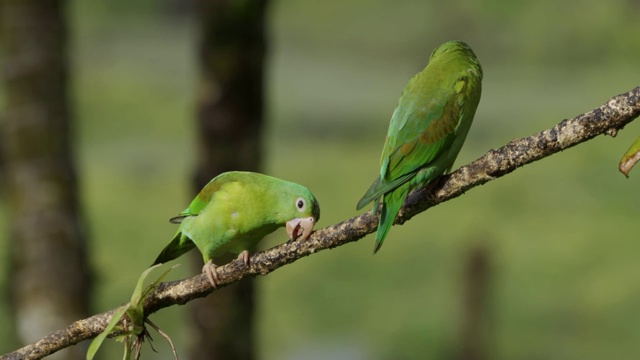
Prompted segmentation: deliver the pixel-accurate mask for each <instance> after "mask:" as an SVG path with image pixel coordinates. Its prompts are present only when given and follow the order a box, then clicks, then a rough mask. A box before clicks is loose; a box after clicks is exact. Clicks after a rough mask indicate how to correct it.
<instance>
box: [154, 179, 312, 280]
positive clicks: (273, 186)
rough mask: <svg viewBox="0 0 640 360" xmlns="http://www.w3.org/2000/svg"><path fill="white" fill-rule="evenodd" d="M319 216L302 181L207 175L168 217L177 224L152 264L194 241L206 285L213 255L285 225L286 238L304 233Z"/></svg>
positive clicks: (239, 251) (243, 249) (244, 250)
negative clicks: (200, 186)
mask: <svg viewBox="0 0 640 360" xmlns="http://www.w3.org/2000/svg"><path fill="white" fill-rule="evenodd" d="M319 219H320V206H319V205H318V201H317V200H316V198H315V197H314V196H313V194H312V193H311V192H310V191H309V190H308V189H307V188H306V187H304V186H302V185H299V184H296V183H292V182H289V181H284V180H281V179H277V178H274V177H271V176H267V175H263V174H258V173H252V172H240V171H233V172H226V173H223V174H220V175H218V176H216V177H215V178H214V179H213V180H211V181H210V182H209V183H208V184H207V185H206V186H205V187H204V188H203V189H202V190H201V191H200V193H199V194H198V196H196V198H195V199H193V201H192V202H191V204H190V205H189V207H188V208H187V209H186V210H184V211H183V212H181V213H180V214H179V215H178V216H176V217H174V218H172V219H171V220H170V221H171V222H172V223H177V224H180V228H178V232H177V233H176V235H175V236H174V237H173V240H172V241H171V242H170V243H169V245H167V246H166V247H165V248H164V250H162V252H161V253H160V255H158V258H157V259H156V260H155V261H154V263H153V265H155V264H161V263H165V262H167V261H169V260H173V259H175V258H177V257H178V256H180V255H182V254H184V253H186V252H187V251H189V250H191V249H193V248H194V247H197V248H198V250H200V252H201V253H202V256H203V258H204V262H205V265H204V266H203V268H202V272H204V273H205V274H206V275H207V277H208V278H209V281H210V282H211V285H213V287H215V286H216V281H218V275H217V273H216V265H215V264H214V263H213V260H214V259H220V258H222V257H224V256H225V255H233V256H237V255H240V256H239V258H242V259H243V260H244V262H245V265H248V261H249V250H252V249H253V248H254V247H255V246H256V244H257V243H258V242H259V241H260V240H261V239H262V238H263V237H265V236H266V235H267V234H269V233H272V232H273V231H275V230H276V229H278V228H279V227H282V226H286V230H287V234H288V235H289V238H290V239H293V240H296V239H297V238H299V237H300V238H302V239H307V238H308V237H309V235H311V231H312V230H313V226H314V225H315V223H316V222H317V221H318V220H319Z"/></svg>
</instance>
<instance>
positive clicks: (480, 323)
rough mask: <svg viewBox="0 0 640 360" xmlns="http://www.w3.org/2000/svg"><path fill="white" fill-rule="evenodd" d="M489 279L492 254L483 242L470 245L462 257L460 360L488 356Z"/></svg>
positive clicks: (474, 359)
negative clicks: (462, 288)
mask: <svg viewBox="0 0 640 360" xmlns="http://www.w3.org/2000/svg"><path fill="white" fill-rule="evenodd" d="M490 283H491V254H490V251H489V248H488V247H486V246H477V247H473V248H471V249H470V251H469V253H468V255H467V257H466V258H465V269H464V279H463V284H464V294H463V297H462V301H463V303H462V316H461V319H462V329H461V330H462V333H461V340H460V347H459V357H458V359H460V360H483V359H487V358H488V357H487V350H488V347H489V344H488V340H489V339H488V331H489V324H488V323H489V321H488V320H489V319H488V315H489V314H488V311H487V307H488V300H489V292H490Z"/></svg>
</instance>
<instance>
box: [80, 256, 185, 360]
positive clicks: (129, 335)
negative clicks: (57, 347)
mask: <svg viewBox="0 0 640 360" xmlns="http://www.w3.org/2000/svg"><path fill="white" fill-rule="evenodd" d="M160 266H162V265H161V264H159V265H155V266H152V267H150V268H148V269H147V270H145V271H144V272H143V273H142V275H140V277H139V278H138V283H137V284H136V288H135V289H134V290H133V294H132V295H131V301H130V302H129V306H122V307H120V308H118V309H117V310H116V311H115V312H114V313H113V315H112V316H111V320H110V321H109V324H108V325H107V326H106V327H105V328H104V331H103V332H102V333H100V335H98V336H96V338H95V339H93V341H92V342H91V345H90V346H89V349H88V350H87V360H93V358H94V356H95V355H96V353H97V352H98V350H99V349H100V347H101V346H102V343H103V342H104V340H105V339H106V338H107V336H109V334H111V333H112V332H115V333H116V340H117V341H120V342H123V343H124V355H123V359H124V360H128V359H130V358H131V355H132V353H131V351H132V350H133V349H135V350H136V352H135V358H136V360H137V359H138V358H139V356H140V346H141V345H142V344H141V343H142V341H143V340H144V338H145V337H146V338H147V339H149V341H151V337H149V334H148V332H147V329H146V327H145V322H148V319H147V318H146V316H145V315H144V308H143V306H144V301H145V299H146V298H147V296H149V294H151V293H152V292H153V291H154V290H155V289H156V288H157V287H158V284H160V282H161V281H162V280H163V279H164V278H165V277H166V276H167V275H168V274H169V272H171V270H173V269H174V268H175V267H176V266H178V265H174V266H173V267H171V268H169V269H167V270H165V272H163V273H162V275H160V276H159V277H158V278H157V279H156V280H155V281H153V282H152V283H151V284H149V285H147V286H146V287H145V288H144V289H143V287H142V286H143V285H144V280H145V279H146V278H147V276H148V275H149V273H151V271H152V270H154V269H155V268H157V267H160ZM125 315H126V317H125ZM120 322H122V325H118V323H120ZM153 327H154V328H156V327H155V325H153ZM156 330H158V329H157V328H156ZM161 334H162V335H163V336H165V337H166V338H167V340H168V341H169V342H170V343H171V339H169V338H168V337H167V336H166V335H164V334H163V333H161ZM171 347H172V349H173V344H172V346H171ZM174 354H175V350H174ZM176 359H177V355H176Z"/></svg>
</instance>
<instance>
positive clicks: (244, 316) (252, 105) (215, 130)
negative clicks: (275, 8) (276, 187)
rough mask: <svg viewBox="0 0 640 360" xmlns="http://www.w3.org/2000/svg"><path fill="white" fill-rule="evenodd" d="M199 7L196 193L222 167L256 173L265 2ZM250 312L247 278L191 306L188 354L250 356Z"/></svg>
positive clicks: (203, 0) (198, 264)
mask: <svg viewBox="0 0 640 360" xmlns="http://www.w3.org/2000/svg"><path fill="white" fill-rule="evenodd" d="M198 5H199V11H198V13H199V14H200V27H201V30H200V36H201V39H200V45H199V49H200V71H201V78H200V87H199V89H198V90H199V91H198V99H197V100H198V127H197V128H198V136H199V139H198V146H199V149H198V150H199V153H198V168H197V171H196V173H195V176H194V194H196V193H197V192H198V191H200V189H202V188H203V187H204V186H205V185H206V184H207V182H209V180H211V179H212V178H213V177H215V176H217V175H218V174H220V173H223V172H225V171H230V170H247V171H260V164H261V162H262V161H261V160H262V139H261V133H262V124H263V107H264V105H263V104H264V100H263V98H264V96H263V78H264V56H265V36H264V33H265V15H266V14H265V11H266V0H259V1H258V0H251V1H224V0H200V1H199V2H198ZM193 258H194V261H193V263H194V264H195V268H196V269H197V271H199V270H200V269H201V268H202V256H201V255H200V253H198V252H194V253H193ZM222 262H225V261H222ZM253 309H254V286H253V279H246V280H243V281H240V282H238V283H235V284H233V285H232V286H229V287H227V288H225V289H222V290H221V291H220V292H219V293H217V294H216V296H210V297H207V298H205V299H203V300H200V301H198V302H196V303H195V304H193V306H192V307H191V316H192V321H191V322H190V324H192V325H191V326H193V327H195V329H193V331H191V332H192V333H193V334H194V335H195V337H194V338H193V340H192V343H191V344H190V348H189V355H190V358H191V359H194V360H197V359H212V358H214V359H233V360H251V359H253V358H254V346H253V343H254V342H253V338H254V330H253Z"/></svg>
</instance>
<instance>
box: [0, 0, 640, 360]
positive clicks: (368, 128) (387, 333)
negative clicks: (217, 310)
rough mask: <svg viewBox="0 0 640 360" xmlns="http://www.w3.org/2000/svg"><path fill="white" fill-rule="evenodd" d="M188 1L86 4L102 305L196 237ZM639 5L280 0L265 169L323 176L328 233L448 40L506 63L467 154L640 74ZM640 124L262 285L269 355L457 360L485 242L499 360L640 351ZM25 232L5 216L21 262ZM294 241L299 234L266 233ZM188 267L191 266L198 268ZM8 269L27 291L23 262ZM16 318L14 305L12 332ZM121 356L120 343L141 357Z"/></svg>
mask: <svg viewBox="0 0 640 360" xmlns="http://www.w3.org/2000/svg"><path fill="white" fill-rule="evenodd" d="M179 3H180V1H160V2H156V1H138V2H135V3H131V2H129V1H125V0H117V1H116V0H100V1H98V0H94V1H91V2H89V1H79V0H74V1H70V7H69V16H70V21H71V23H72V29H71V30H72V38H73V41H72V68H73V71H74V74H73V94H74V97H75V98H74V101H75V105H76V111H75V114H76V131H75V133H76V138H77V148H76V149H77V160H78V167H79V175H80V180H81V186H82V190H81V191H82V203H83V206H84V210H85V215H86V218H87V220H88V224H89V233H90V235H91V244H90V249H91V261H92V264H93V267H94V269H95V277H96V291H97V292H96V294H95V297H94V306H93V309H94V311H95V312H101V311H104V310H107V309H110V308H113V307H114V306H116V305H119V304H121V303H123V302H125V301H127V300H128V298H129V296H130V294H131V291H132V289H133V287H134V285H135V281H136V279H137V277H138V275H139V274H140V273H141V272H142V271H143V270H144V269H145V268H146V266H147V265H148V264H149V263H150V262H151V261H152V260H153V259H154V258H155V256H156V255H157V253H158V252H159V251H160V250H161V249H162V247H163V246H164V245H165V244H166V243H167V242H168V241H169V239H170V237H171V236H172V235H173V233H174V231H175V226H174V225H172V224H170V223H169V222H168V221H167V219H169V218H170V217H171V216H173V215H175V214H176V213H177V212H179V211H181V210H182V209H183V208H184V207H185V206H186V205H187V204H188V201H189V200H190V196H189V193H190V191H189V184H190V183H189V180H190V176H191V173H192V170H193V167H194V160H193V159H194V156H193V153H194V145H193V144H194V141H193V140H192V139H193V137H194V131H195V130H194V129H195V122H194V116H195V107H194V104H195V102H194V94H195V87H196V79H197V70H196V68H197V66H196V65H197V64H196V57H195V55H196V54H195V52H196V45H197V35H198V32H197V28H196V23H195V21H194V19H193V18H192V16H190V15H188V14H185V13H183V12H181V11H180V7H179V6H176V4H179ZM638 14H640V1H637V0H611V1H607V2H603V1H599V0H585V1H581V2H575V1H568V0H564V1H555V2H546V1H535V2H534V1H528V2H514V1H507V0H485V1H477V2H462V1H448V2H440V1H419V0H413V1H410V0H405V1H393V2H392V1H381V0H367V1H365V0H352V1H348V2H347V1H336V0H327V1H322V2H319V1H317V2H311V1H293V0H279V1H273V2H272V3H271V7H270V13H269V19H268V23H269V24H270V29H269V34H268V38H269V41H270V44H269V60H268V64H267V67H268V70H267V88H266V93H267V98H268V106H267V109H268V118H267V128H266V133H265V145H266V146H265V152H266V156H265V158H266V164H265V172H267V173H269V174H271V175H274V176H278V177H282V178H285V179H288V180H292V181H296V182H300V183H302V184H305V185H306V186H308V187H309V188H310V189H311V190H312V191H313V192H314V193H315V195H316V197H317V198H318V199H319V201H320V203H321V206H322V219H321V221H320V223H319V226H320V227H325V226H329V225H332V224H334V223H337V222H339V221H341V220H344V219H347V218H349V217H352V216H355V215H357V212H356V211H354V208H355V204H356V202H357V200H358V199H359V198H360V196H361V195H362V194H363V193H364V191H365V190H366V189H367V188H368V186H369V185H370V182H371V181H372V180H373V179H374V178H375V176H376V173H377V171H378V161H379V154H380V151H381V147H382V143H383V140H384V136H385V134H386V128H387V125H388V121H389V118H390V116H391V113H392V111H393V108H394V107H395V104H396V101H397V99H398V97H399V95H400V92H401V91H402V89H403V87H404V85H405V84H406V82H407V81H408V80H409V78H410V77H411V76H412V75H413V74H415V73H416V72H418V71H420V70H421V69H422V68H423V67H424V66H425V65H426V63H427V60H428V56H429V55H430V53H431V51H432V50H433V48H434V47H435V46H437V45H438V44H440V43H441V42H443V41H446V40H450V39H461V40H465V41H466V42H468V43H469V44H470V45H471V47H472V48H473V49H474V50H475V52H476V54H477V56H478V58H479V59H480V61H481V63H482V65H483V68H484V74H485V78H484V84H483V88H484V89H483V96H482V100H481V102H480V106H479V108H478V111H477V114H476V118H475V121H474V125H473V127H472V129H471V132H470V134H469V136H468V139H467V143H466V145H465V147H464V148H463V150H462V151H461V154H460V157H459V158H458V161H457V163H456V164H457V165H456V166H459V165H462V164H465V163H467V162H469V161H472V160H474V159H476V158H477V157H479V156H481V155H482V154H484V153H485V152H486V151H487V150H489V149H491V148H496V147H499V146H502V145H503V144H504V143H506V142H507V141H509V140H510V139H512V138H515V137H524V136H528V135H530V134H532V133H534V132H537V131H540V130H543V129H546V128H549V127H551V126H553V125H555V124H556V123H558V122H559V121H560V120H562V119H564V118H571V117H573V116H575V115H577V114H579V113H582V112H585V111H588V110H591V109H592V108H594V107H597V106H600V105H601V104H602V103H604V102H605V101H606V100H608V99H609V98H610V97H611V96H613V95H616V94H619V93H622V92H626V91H628V90H630V89H631V88H633V87H634V86H637V85H639V80H640V67H639V66H638V58H640V25H638V21H637V15H638ZM0 91H2V90H1V89H0ZM1 98H2V97H1V96H0V99H1ZM1 108H2V103H1V102H0V110H1ZM638 133H640V127H639V126H638V124H632V125H630V126H629V127H628V128H627V129H625V131H623V132H621V133H620V134H619V135H618V137H617V138H615V139H612V138H610V137H599V138H597V139H595V140H593V141H590V142H588V143H586V144H583V145H580V146H578V147H576V148H573V149H570V150H568V151H566V152H563V153H560V154H557V155H554V156H552V157H550V158H547V159H544V160H543V161H540V162H538V163H535V164H532V165H529V166H526V167H524V168H522V169H519V170H517V171H516V172H514V173H512V174H509V175H508V176H505V177H504V178H501V179H498V180H497V181H493V182H490V183H489V184H487V185H485V186H482V187H479V188H475V189H473V190H471V191H470V192H469V193H467V194H466V195H465V196H462V197H460V198H457V199H455V200H453V201H451V202H447V203H444V204H442V205H441V206H437V207H435V208H433V209H430V210H429V211H427V212H426V213H424V214H421V215H419V216H417V217H416V218H414V219H413V220H412V221H410V222H408V223H407V224H405V225H404V226H401V227H396V228H394V229H393V230H392V231H391V233H390V236H389V237H388V240H387V241H386V242H385V246H384V249H382V251H381V252H380V253H379V254H378V255H376V256H372V255H371V252H372V247H373V237H372V236H370V237H367V238H365V239H363V240H361V241H359V242H357V243H353V244H350V245H347V246H343V247H340V248H338V249H335V250H333V251H325V252H322V253H319V254H315V255H314V256H310V257H308V258H304V259H302V260H300V261H299V262H296V263H295V264H292V265H290V266H286V267H284V268H282V269H280V270H278V271H276V272H275V273H273V274H270V275H269V276H267V277H260V278H259V279H258V282H257V286H258V291H259V296H260V300H259V304H258V311H257V314H258V319H257V320H258V334H257V336H258V347H259V349H258V353H259V354H261V357H262V358H263V359H301V358H304V359H325V358H334V359H424V358H451V357H453V356H454V355H455V354H456V347H457V346H458V343H459V338H460V331H461V329H460V328H461V321H462V315H461V306H462V294H463V283H462V279H463V268H464V261H465V258H466V255H467V253H468V252H469V249H470V248H473V247H477V246H480V247H483V248H485V249H487V251H488V254H489V256H490V262H491V273H490V276H491V277H490V294H489V306H488V313H487V316H486V318H485V320H486V339H487V343H488V347H489V348H488V354H489V357H490V358H494V359H601V358H604V357H607V358H620V359H624V358H632V357H635V356H637V354H638V353H639V352H640V306H639V305H640V276H639V275H638V274H640V261H638V259H637V258H638V254H640V242H639V241H638V235H637V234H638V220H637V219H638V214H639V213H640V201H638V199H639V196H640V195H639V192H638V185H639V182H640V172H639V173H635V172H634V171H632V172H631V178H630V179H629V180H627V179H625V178H624V176H622V175H621V174H620V173H618V171H617V169H616V167H617V162H618V161H619V159H620V157H621V155H622V154H623V153H624V151H625V150H626V149H627V147H628V146H629V144H630V143H631V141H632V140H633V139H634V138H635V137H636V136H637V135H638ZM636 171H638V170H636ZM4 206H5V204H4V202H0V208H1V209H2V211H3V214H2V215H5V213H6V209H5V208H4ZM5 229H6V216H1V217H0V234H2V235H1V236H2V238H3V239H5V241H2V247H0V255H2V263H3V264H6V263H7V261H6V256H7V254H6V243H7V241H6V239H7V235H6V234H7V231H6V230H5ZM284 239H285V235H284V232H277V233H276V234H275V235H274V236H271V237H270V238H269V239H268V240H267V241H265V242H263V246H272V245H274V244H276V243H277V242H280V241H282V240H284ZM181 261H182V262H184V261H185V259H182V260H181ZM178 262H180V261H178ZM187 268H188V267H187V266H182V269H180V270H179V271H176V272H175V273H173V274H172V275H171V277H172V278H173V279H177V278H180V277H186V276H190V275H193V274H191V273H189V272H188V271H187ZM0 275H1V276H0V282H1V283H0V286H2V288H6V287H5V284H6V281H7V274H6V265H5V266H3V271H2V273H1V274H0ZM212 296H215V294H213V295H212ZM187 306H189V305H187ZM185 310H186V307H183V306H174V307H171V308H169V309H165V310H163V311H161V312H160V313H158V314H155V315H153V316H152V320H153V321H154V322H155V323H156V324H158V325H159V326H161V327H162V328H163V329H164V330H165V331H166V332H168V333H169V334H170V335H172V336H173V338H174V340H175V341H176V344H177V347H178V351H179V352H180V350H181V349H184V348H185V343H186V342H187V341H188V339H189V334H188V333H185V332H184V331H183V330H182V327H183V323H184V322H183V321H184V320H183V315H184V314H185ZM8 311H9V310H8V308H7V299H6V296H4V297H2V298H0V323H5V324H6V323H8V321H9V320H8V319H9V317H8V314H9V313H8ZM156 338H157V339H156V342H155V346H156V347H157V348H158V349H159V350H160V354H153V353H151V351H150V349H149V348H148V347H146V349H145V351H146V352H147V354H145V355H143V357H144V358H167V359H168V358H171V354H170V352H169V351H168V348H167V347H166V345H165V344H164V343H163V341H162V339H161V338H160V337H159V336H156ZM0 339H1V340H0V352H1V353H5V352H7V351H10V350H13V349H14V348H15V347H16V346H17V345H16V344H15V336H14V334H13V331H12V329H11V328H9V327H6V326H5V327H0ZM119 347H120V345H119V344H117V345H115V344H109V349H107V350H108V351H109V350H110V351H112V352H113V354H114V356H119V355H117V352H118V351H119Z"/></svg>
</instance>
